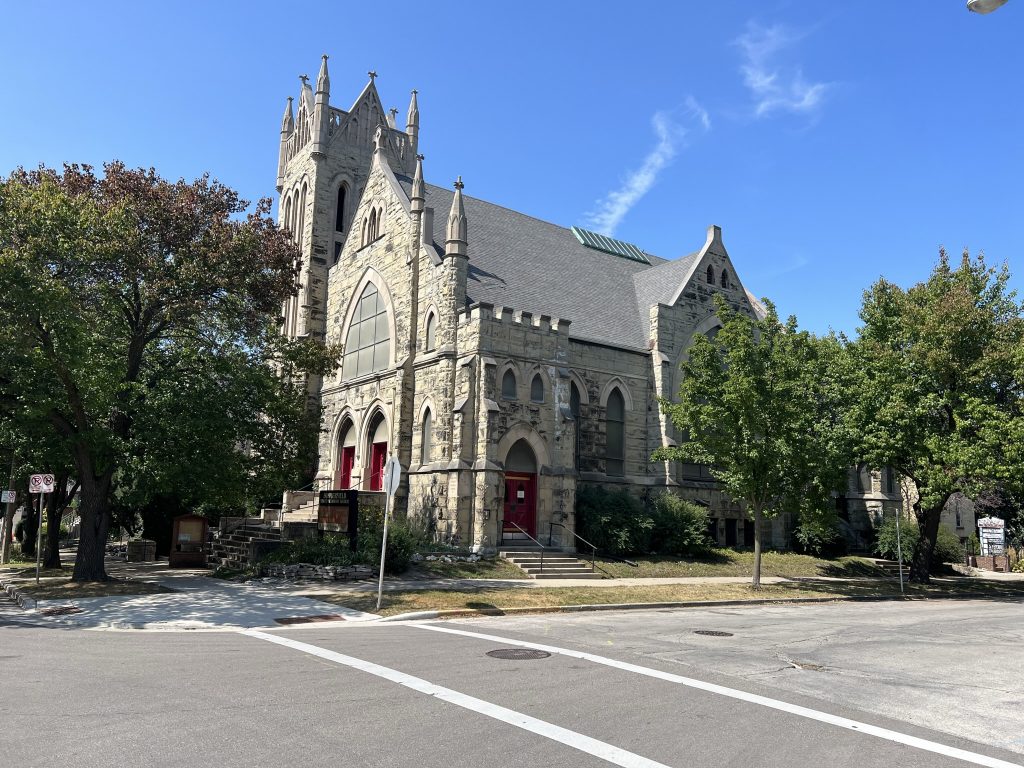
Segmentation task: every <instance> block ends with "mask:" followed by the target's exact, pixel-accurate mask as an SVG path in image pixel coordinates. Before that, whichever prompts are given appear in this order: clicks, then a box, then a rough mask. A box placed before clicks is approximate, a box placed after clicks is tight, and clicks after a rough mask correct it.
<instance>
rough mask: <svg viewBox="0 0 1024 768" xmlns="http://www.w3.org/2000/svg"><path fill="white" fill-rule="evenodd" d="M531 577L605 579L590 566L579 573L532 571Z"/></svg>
mask: <svg viewBox="0 0 1024 768" xmlns="http://www.w3.org/2000/svg"><path fill="white" fill-rule="evenodd" d="M530 578H531V579H603V578H604V576H602V575H601V574H600V573H594V572H593V571H591V570H590V569H589V568H588V569H587V570H584V571H580V572H579V573H551V572H549V571H544V573H531V574H530Z"/></svg>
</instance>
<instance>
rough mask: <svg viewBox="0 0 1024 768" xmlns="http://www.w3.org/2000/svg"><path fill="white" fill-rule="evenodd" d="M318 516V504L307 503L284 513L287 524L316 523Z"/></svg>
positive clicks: (313, 502)
mask: <svg viewBox="0 0 1024 768" xmlns="http://www.w3.org/2000/svg"><path fill="white" fill-rule="evenodd" d="M316 516H317V502H315V501H307V502H305V503H303V504H300V505H299V506H297V507H296V508H295V509H292V510H289V511H287V512H285V513H284V521H285V522H286V523H315V522H316Z"/></svg>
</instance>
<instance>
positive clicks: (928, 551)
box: [910, 503, 945, 584]
mask: <svg viewBox="0 0 1024 768" xmlns="http://www.w3.org/2000/svg"><path fill="white" fill-rule="evenodd" d="M943 506H945V503H943V504H940V505H939V506H937V507H932V508H931V509H925V510H920V511H918V513H917V518H918V526H919V528H920V529H921V536H920V538H919V539H918V540H917V548H916V549H915V550H914V559H913V560H912V561H911V563H910V580H911V581H915V582H917V583H918V584H927V583H928V582H929V580H930V578H931V576H930V574H931V567H932V554H933V553H934V552H935V542H936V540H937V539H938V537H939V519H940V517H941V515H942V508H943Z"/></svg>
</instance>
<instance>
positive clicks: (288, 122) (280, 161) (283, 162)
mask: <svg viewBox="0 0 1024 768" xmlns="http://www.w3.org/2000/svg"><path fill="white" fill-rule="evenodd" d="M294 132H295V117H294V116H293V115H292V97H291V96H289V97H288V103H287V104H286V105H285V108H284V117H283V118H282V119H281V149H280V153H279V154H278V156H277V189H278V191H280V189H281V188H282V187H283V186H284V172H285V167H286V166H287V165H288V140H289V139H290V138H291V136H292V133H294Z"/></svg>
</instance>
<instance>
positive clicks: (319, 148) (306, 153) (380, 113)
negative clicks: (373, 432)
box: [277, 55, 419, 393]
mask: <svg viewBox="0 0 1024 768" xmlns="http://www.w3.org/2000/svg"><path fill="white" fill-rule="evenodd" d="M369 75H370V81H369V82H368V83H367V84H366V87H365V88H363V91H362V93H360V94H359V97H358V98H357V99H356V100H355V103H354V104H353V105H352V106H351V107H350V108H349V109H348V110H344V109H339V108H337V107H333V106H331V104H330V93H331V80H330V76H329V74H328V71H327V56H326V55H324V57H323V60H322V62H321V65H320V73H319V75H318V76H317V80H316V91H314V90H313V88H312V87H311V86H310V84H309V78H308V77H306V76H305V75H303V76H302V77H301V78H300V80H301V81H302V86H301V89H300V92H299V98H298V104H297V107H296V105H295V104H294V102H293V99H292V97H288V102H287V105H286V106H285V112H284V118H283V120H282V122H281V149H280V155H279V160H278V167H277V191H278V193H279V195H280V205H279V211H278V215H279V222H280V225H281V226H282V227H284V228H285V229H288V230H289V231H290V232H291V233H292V236H293V237H294V238H295V242H296V243H297V244H298V245H299V248H300V249H301V251H302V265H301V272H300V275H299V280H298V286H297V288H298V291H297V294H296V295H295V296H292V297H290V298H289V299H288V300H286V302H285V304H284V307H283V310H282V312H283V317H284V323H283V326H282V333H283V334H284V335H285V336H287V337H288V338H298V337H309V338H313V339H317V340H320V341H323V340H324V338H325V330H326V327H325V310H326V299H327V271H328V269H329V268H330V267H331V266H332V265H333V264H334V263H335V262H336V261H337V259H338V256H339V254H340V253H341V250H342V247H343V245H344V242H345V238H346V237H348V234H349V228H350V226H351V223H352V214H353V211H354V210H355V208H356V205H357V204H358V202H359V199H360V197H361V195H362V192H363V188H364V187H365V185H366V180H367V176H368V174H369V171H370V163H371V160H372V157H373V152H374V146H375V145H374V136H375V134H376V132H377V128H378V126H380V127H381V128H382V131H381V133H382V143H383V149H384V151H385V154H386V155H387V158H388V160H389V163H390V165H391V167H393V168H395V169H396V170H401V171H402V172H403V173H405V174H407V175H411V174H412V172H413V169H414V167H415V163H416V159H415V156H416V146H417V140H418V133H419V108H418V106H417V102H416V92H415V91H413V94H412V100H411V103H410V105H409V113H408V121H407V125H406V129H405V130H404V131H402V130H399V129H398V128H397V127H396V126H395V111H394V110H392V112H391V113H390V114H387V113H385V111H384V108H383V106H382V105H381V100H380V97H379V96H378V94H377V88H376V85H375V84H374V79H375V78H376V72H370V73H369ZM318 388H319V382H310V390H311V392H313V393H315V392H317V391H318Z"/></svg>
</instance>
